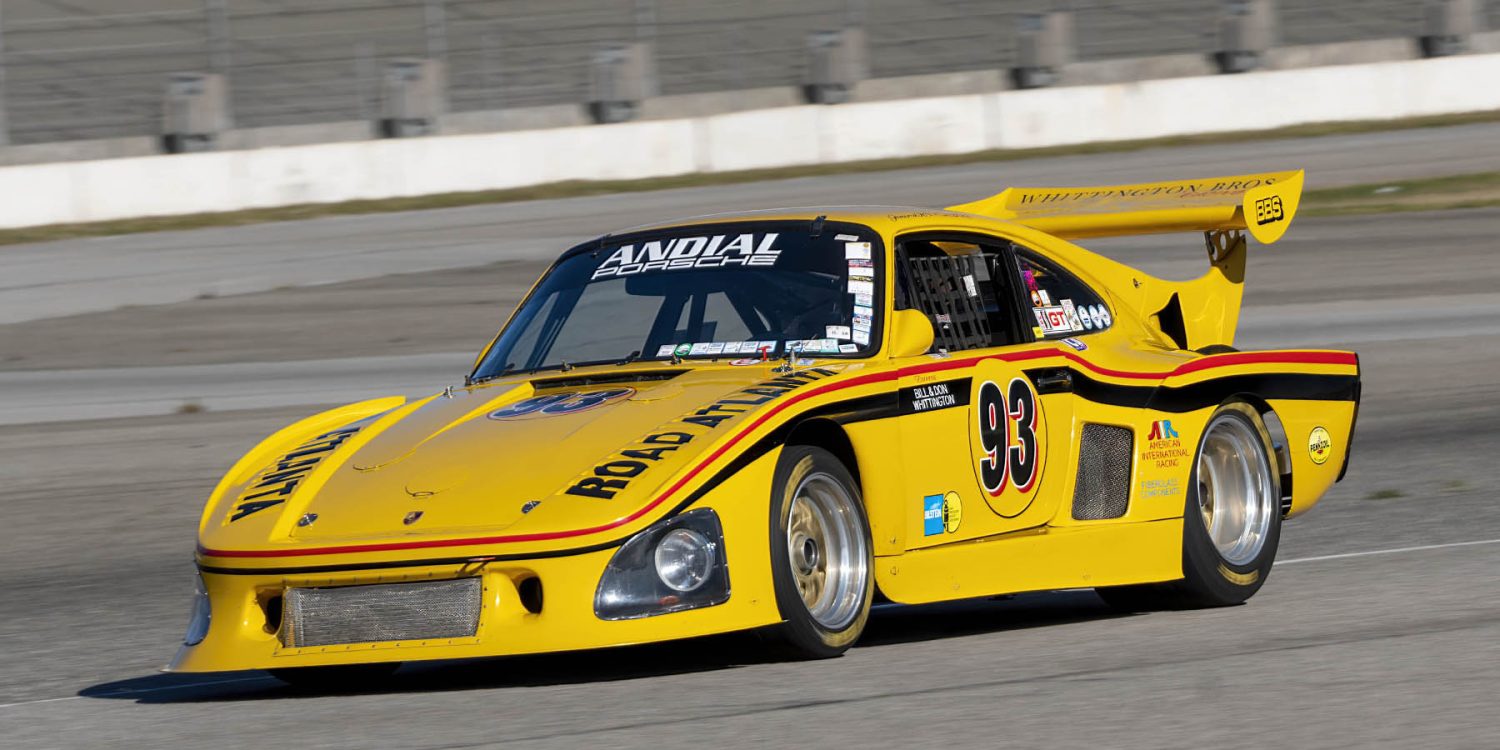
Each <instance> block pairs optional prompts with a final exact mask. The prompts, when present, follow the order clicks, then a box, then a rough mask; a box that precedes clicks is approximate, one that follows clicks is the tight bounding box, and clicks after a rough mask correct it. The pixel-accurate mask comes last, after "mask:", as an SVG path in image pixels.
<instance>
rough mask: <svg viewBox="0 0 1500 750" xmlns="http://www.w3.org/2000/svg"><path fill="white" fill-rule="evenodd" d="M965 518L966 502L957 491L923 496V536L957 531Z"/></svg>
mask: <svg viewBox="0 0 1500 750" xmlns="http://www.w3.org/2000/svg"><path fill="white" fill-rule="evenodd" d="M963 519H964V504H963V500H962V499H960V498H959V496H958V493H957V492H947V493H944V494H941V495H927V496H926V497H923V498H922V536H937V535H939V534H942V533H945V532H946V533H948V534H952V533H954V532H957V531H958V527H959V525H960V524H962V523H963Z"/></svg>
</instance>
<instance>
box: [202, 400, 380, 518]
mask: <svg viewBox="0 0 1500 750" xmlns="http://www.w3.org/2000/svg"><path fill="white" fill-rule="evenodd" d="M404 403H406V397H405V396H386V397H383V398H374V399H370V400H369V401H360V402H358V403H353V404H347V405H344V406H340V407H338V408H336V409H329V410H328V411H325V412H322V413H319V414H314V415H312V416H310V417H307V418H305V419H301V420H298V421H296V422H293V423H292V424H290V425H287V426H286V427H283V428H281V429H280V430H277V431H276V432H274V433H272V434H271V435H270V436H269V437H267V438H265V439H264V440H262V441H260V443H258V444H257V445H256V446H255V447H254V448H251V449H250V450H249V451H246V452H245V455H243V456H240V460H239V461H236V462H235V464H234V466H233V467H231V468H230V469H229V471H227V472H225V474H224V477H223V478H222V479H220V480H219V483H218V485H217V486H215V487H214V491H213V492H212V493H211V494H209V496H208V502H207V503H204V505H203V515H202V516H200V517H199V518H198V533H199V535H200V537H201V536H202V534H203V531H204V529H205V528H206V527H207V524H208V519H209V517H211V516H212V515H213V513H214V511H215V510H216V509H217V508H218V507H219V504H220V503H221V502H223V501H224V496H225V493H227V492H228V490H229V488H230V487H234V486H236V485H239V484H241V483H243V482H245V481H246V480H248V479H249V478H250V476H251V475H252V474H254V473H255V472H257V471H259V470H260V469H262V468H264V467H265V465H266V464H267V463H269V462H270V460H271V459H272V458H274V457H276V456H278V455H280V454H281V453H282V452H284V451H285V450H286V449H287V448H289V447H291V446H295V445H298V444H300V443H301V442H303V441H305V440H307V439H308V438H309V437H312V436H313V435H317V434H319V433H323V432H327V431H328V430H332V429H337V428H339V427H342V426H344V425H347V424H349V423H350V422H355V421H358V420H361V419H364V418H366V417H370V416H374V415H376V414H382V413H385V412H388V411H390V410H392V409H395V408H396V407H398V406H401V405H402V404H404Z"/></svg>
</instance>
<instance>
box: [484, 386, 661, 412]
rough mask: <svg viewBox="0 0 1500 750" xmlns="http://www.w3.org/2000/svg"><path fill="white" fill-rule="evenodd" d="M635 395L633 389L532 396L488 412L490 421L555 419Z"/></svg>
mask: <svg viewBox="0 0 1500 750" xmlns="http://www.w3.org/2000/svg"><path fill="white" fill-rule="evenodd" d="M633 395H635V389H634V388H611V389H609V390H607V391H590V392H588V393H578V392H576V391H568V392H566V393H548V394H546V395H545V396H532V397H531V398H528V399H522V400H520V401H517V402H515V403H514V404H511V405H510V406H507V407H505V408H503V409H497V410H495V411H492V412H490V419H520V418H522V417H555V416H560V415H563V414H573V413H574V412H580V411H585V410H587V409H592V408H594V407H596V406H603V405H604V404H607V403H610V402H612V401H619V400H620V399H622V398H629V397H631V396H633Z"/></svg>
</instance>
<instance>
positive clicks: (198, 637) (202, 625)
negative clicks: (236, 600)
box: [182, 573, 213, 646]
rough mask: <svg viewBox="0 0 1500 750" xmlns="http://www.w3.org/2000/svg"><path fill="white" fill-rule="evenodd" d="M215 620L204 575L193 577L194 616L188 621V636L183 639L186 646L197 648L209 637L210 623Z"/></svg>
mask: <svg viewBox="0 0 1500 750" xmlns="http://www.w3.org/2000/svg"><path fill="white" fill-rule="evenodd" d="M212 619H213V614H212V612H210V611H209V606H208V589H206V588H204V586H203V574H202V573H199V574H197V575H195V576H193V614H192V616H191V617H190V618H189V619H188V626H187V635H185V636H183V637H182V643H183V645H186V646H196V645H198V644H200V643H202V642H203V639H204V638H205V637H207V636H208V623H209V621H210V620H212Z"/></svg>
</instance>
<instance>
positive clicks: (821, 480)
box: [769, 445, 875, 659]
mask: <svg viewBox="0 0 1500 750" xmlns="http://www.w3.org/2000/svg"><path fill="white" fill-rule="evenodd" d="M770 529H771V539H770V546H771V580H772V583H773V584H774V586H775V589H776V606H777V609H778V610H779V611H780V613H781V619H782V623H781V625H779V626H777V627H776V628H774V629H773V630H772V631H771V632H770V633H769V635H770V636H771V638H770V641H771V646H772V650H773V651H774V652H775V653H776V654H777V655H779V656H783V657H787V658H793V659H827V658H831V657H835V656H839V655H841V654H843V653H844V652H845V651H847V650H849V647H850V646H852V645H854V642H855V641H856V640H858V639H859V636H860V633H862V632H864V629H865V623H866V622H868V621H869V619H870V603H871V602H872V601H873V599H874V591H875V563H874V557H873V545H872V544H871V541H870V524H869V521H868V520H867V519H866V518H865V510H864V502H863V500H862V499H861V495H860V491H859V484H858V483H857V482H855V481H854V477H853V476H851V475H850V474H849V469H848V468H847V467H845V466H844V463H843V462H842V461H840V460H839V459H838V458H836V457H835V456H834V455H833V454H832V453H829V452H828V451H826V450H823V449H822V448H817V447H814V446H810V445H792V446H788V447H786V448H785V449H783V450H782V452H781V458H780V460H779V461H778V462H777V464H776V473H775V475H774V478H773V480H772V483H771V525H770Z"/></svg>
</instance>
